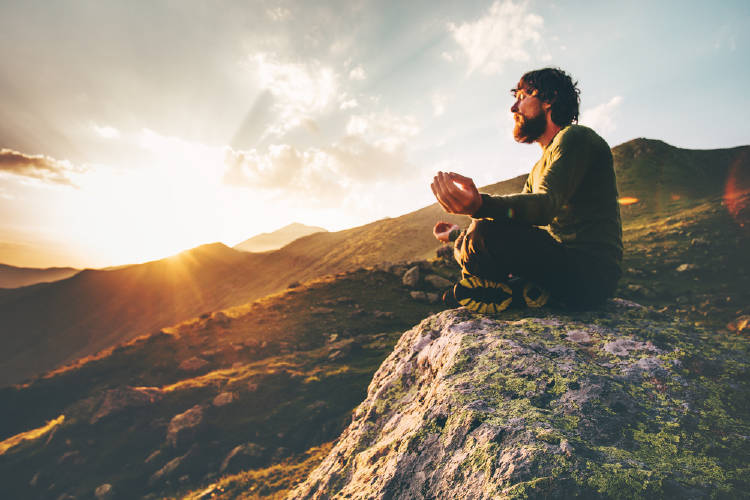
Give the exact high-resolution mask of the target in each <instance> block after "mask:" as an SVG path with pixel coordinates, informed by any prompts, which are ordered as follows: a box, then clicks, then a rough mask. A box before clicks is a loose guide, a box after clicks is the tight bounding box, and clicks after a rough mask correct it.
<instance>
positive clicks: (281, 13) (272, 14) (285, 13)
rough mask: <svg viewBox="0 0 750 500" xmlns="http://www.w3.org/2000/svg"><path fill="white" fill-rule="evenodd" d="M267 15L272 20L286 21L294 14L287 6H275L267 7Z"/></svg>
mask: <svg viewBox="0 0 750 500" xmlns="http://www.w3.org/2000/svg"><path fill="white" fill-rule="evenodd" d="M266 15H267V16H268V17H269V18H270V19H271V20H272V21H285V20H287V19H289V18H290V17H291V16H292V11H291V10H289V9H287V8H286V7H274V8H268V9H266Z"/></svg>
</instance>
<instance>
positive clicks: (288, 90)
mask: <svg viewBox="0 0 750 500" xmlns="http://www.w3.org/2000/svg"><path fill="white" fill-rule="evenodd" d="M254 61H255V62H256V64H257V68H258V78H259V83H260V86H261V88H264V89H267V90H268V91H269V92H270V93H271V95H273V97H274V99H275V102H274V108H275V111H276V113H277V117H276V120H275V122H274V123H272V124H271V125H270V126H269V129H268V132H270V133H273V134H276V135H281V134H283V133H284V132H286V131H288V130H291V129H293V128H295V127H297V126H299V125H300V124H302V123H303V122H304V121H305V120H308V119H312V117H313V116H314V115H316V114H318V113H321V112H322V111H324V110H325V109H326V108H327V107H328V105H329V104H330V103H331V102H332V101H333V99H334V97H335V96H336V94H337V91H338V78H337V76H336V74H335V73H334V71H333V70H332V69H331V68H328V67H326V66H323V65H322V64H320V63H319V62H317V61H310V62H308V63H305V64H302V63H289V62H280V61H279V60H277V59H276V58H275V57H274V56H270V55H267V54H258V55H256V56H255V57H254Z"/></svg>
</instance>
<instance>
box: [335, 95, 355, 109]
mask: <svg viewBox="0 0 750 500" xmlns="http://www.w3.org/2000/svg"><path fill="white" fill-rule="evenodd" d="M357 106H359V102H357V100H356V99H355V98H353V97H352V98H351V99H346V100H344V101H341V104H339V109H340V110H347V109H352V108H356V107H357Z"/></svg>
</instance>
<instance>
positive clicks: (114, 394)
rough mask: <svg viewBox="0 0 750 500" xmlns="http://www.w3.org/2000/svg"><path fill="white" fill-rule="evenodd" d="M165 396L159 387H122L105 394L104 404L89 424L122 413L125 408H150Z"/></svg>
mask: <svg viewBox="0 0 750 500" xmlns="http://www.w3.org/2000/svg"><path fill="white" fill-rule="evenodd" d="M162 396H163V393H162V391H161V389H159V388H158V387H130V386H127V387H120V388H117V389H110V390H108V391H107V392H105V393H104V397H103V398H102V403H101V404H100V405H99V409H98V410H97V411H96V413H94V415H93V416H92V417H91V419H90V420H89V423H91V424H95V423H97V422H98V421H99V420H101V419H103V418H105V417H108V416H110V415H112V414H114V413H117V412H120V411H122V410H124V409H125V408H138V407H143V406H148V405H151V404H154V403H156V402H157V401H159V400H160V399H161V398H162Z"/></svg>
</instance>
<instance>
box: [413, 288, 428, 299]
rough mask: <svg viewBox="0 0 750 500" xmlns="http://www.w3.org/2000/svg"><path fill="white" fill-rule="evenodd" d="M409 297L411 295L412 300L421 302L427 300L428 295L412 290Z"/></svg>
mask: <svg viewBox="0 0 750 500" xmlns="http://www.w3.org/2000/svg"><path fill="white" fill-rule="evenodd" d="M409 295H411V298H412V299H414V300H419V301H425V300H427V294H426V293H424V292H423V291H421V290H412V291H411V292H409Z"/></svg>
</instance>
